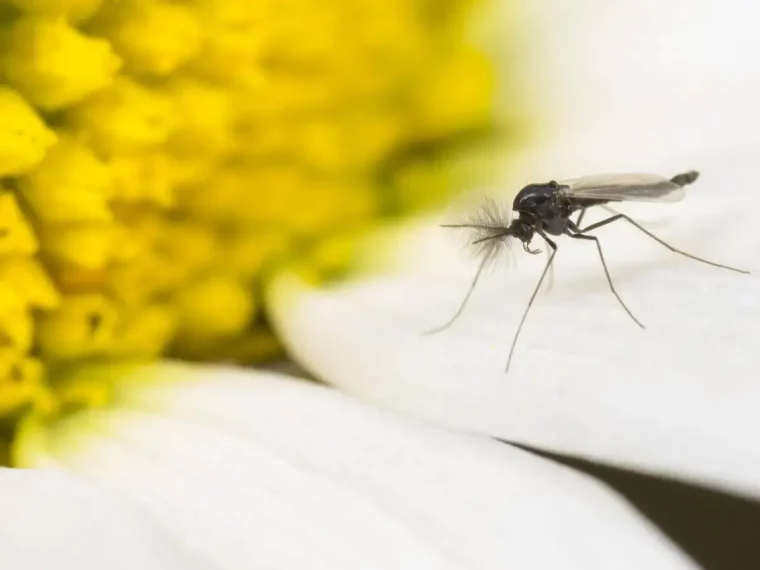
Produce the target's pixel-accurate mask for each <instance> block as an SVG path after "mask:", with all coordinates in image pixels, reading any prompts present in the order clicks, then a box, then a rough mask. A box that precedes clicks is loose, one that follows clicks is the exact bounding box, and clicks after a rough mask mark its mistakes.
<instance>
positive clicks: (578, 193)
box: [428, 170, 749, 371]
mask: <svg viewBox="0 0 760 570" xmlns="http://www.w3.org/2000/svg"><path fill="white" fill-rule="evenodd" d="M698 177H699V173H698V172H696V171H693V170H692V171H689V172H684V173H683V174H678V175H676V176H674V177H673V178H670V179H667V178H663V177H661V176H657V175H654V174H599V175H592V176H584V177H583V178H576V179H573V180H565V181H563V182H555V181H554V180H552V181H551V182H547V183H545V184H529V185H528V186H526V187H525V188H523V189H522V190H520V192H519V193H518V194H517V196H516V197H515V199H514V202H513V203H512V210H514V212H516V213H517V217H516V218H514V219H512V220H509V217H508V216H507V217H506V218H505V215H506V214H508V212H503V211H501V210H500V209H499V208H498V206H497V205H496V203H495V202H492V201H491V202H489V203H488V204H485V205H484V207H483V209H482V210H480V212H479V213H478V214H477V216H476V217H475V219H473V220H467V222H466V223H462V224H448V225H445V226H443V227H448V228H464V229H468V230H470V231H471V232H472V233H473V240H472V242H471V245H472V246H473V247H474V248H475V250H476V253H477V254H478V256H479V257H480V258H481V262H480V267H479V268H478V272H477V273H476V274H475V278H474V279H473V281H472V284H471V285H470V288H469V290H468V291H467V295H465V297H464V299H463V301H462V303H461V305H460V306H459V309H458V310H457V311H456V313H455V314H454V316H453V317H452V318H451V319H449V321H448V322H447V323H446V324H444V325H442V326H440V327H438V328H436V329H433V330H431V331H428V334H433V333H436V332H440V331H442V330H444V329H446V328H448V327H449V326H451V325H452V324H453V323H454V321H456V319H457V318H458V317H459V315H461V314H462V311H463V310H464V307H465V305H466V304H467V301H468V300H469V298H470V296H471V295H472V292H473V290H474V289H475V285H476V284H477V282H478V279H479V278H480V275H481V273H482V272H483V269H484V268H485V267H486V266H487V265H488V264H489V263H490V262H491V261H493V260H494V259H495V258H497V257H499V255H500V254H501V252H502V251H503V250H504V249H505V248H506V247H507V246H508V245H509V243H510V242H511V240H512V239H513V238H516V239H518V240H520V242H522V247H523V249H524V250H525V251H526V252H527V253H530V254H533V255H535V254H538V253H540V252H541V250H540V249H531V247H530V243H531V241H532V240H533V237H534V236H535V235H536V234H538V235H539V236H541V238H542V239H543V240H544V241H545V242H546V243H547V245H548V246H549V248H550V252H549V259H548V261H547V262H546V266H545V267H544V270H543V273H541V277H540V278H539V279H538V283H537V284H536V287H535V289H534V291H533V294H532V295H531V297H530V300H529V301H528V305H527V307H526V308H525V312H524V313H523V316H522V318H521V319H520V324H519V325H518V326H517V332H516V333H515V336H514V339H513V340H512V346H511V348H510V350H509V356H508V358H507V368H506V370H507V371H509V365H510V363H511V362H512V355H513V353H514V351H515V346H516V344H517V339H518V337H519V336H520V331H521V330H522V327H523V324H524V323H525V319H526V318H527V316H528V312H529V311H530V308H531V306H532V305H533V301H534V300H535V298H536V295H537V294H538V291H539V290H540V289H541V285H542V283H543V282H544V279H545V278H546V275H547V273H548V272H549V269H550V267H551V265H552V262H553V261H554V257H555V255H556V254H557V244H555V243H554V241H553V240H552V239H551V238H550V237H549V236H561V235H566V236H568V237H571V238H573V239H577V240H584V241H592V242H594V243H595V244H596V248H597V251H598V252H599V258H600V259H601V261H602V267H603V268H604V274H605V276H606V277H607V283H608V284H609V286H610V290H611V291H612V294H613V295H615V298H616V299H617V300H618V302H619V303H620V306H621V307H623V309H624V310H625V312H626V313H628V316H630V317H631V319H633V321H634V322H635V323H636V324H637V325H639V326H640V327H641V328H642V329H643V328H644V325H643V324H641V322H640V321H639V320H638V319H637V318H636V317H635V316H634V315H633V313H632V312H631V311H630V309H629V308H628V307H627V306H626V304H625V303H624V302H623V299H621V297H620V295H619V294H618V292H617V291H616V290H615V286H614V285H613V284H612V278H611V277H610V273H609V270H608V269H607V263H606V261H605V260H604V254H603V253H602V246H601V244H600V243H599V238H597V237H596V236H594V235H589V232H591V231H593V230H596V229H599V228H601V227H603V226H606V225H608V224H611V223H612V222H616V221H618V220H625V221H626V222H628V223H629V224H631V225H632V226H633V227H635V228H637V229H638V230H640V231H642V232H644V233H645V234H646V235H648V236H649V237H650V238H652V239H653V240H655V241H657V242H658V243H660V244H662V245H663V246H665V247H666V248H668V249H669V250H670V251H672V252H675V253H678V254H680V255H684V256H686V257H689V258H691V259H694V260H696V261H701V262H702V263H706V264H708V265H712V266H714V267H721V268H723V269H729V270H731V271H736V272H738V273H745V274H749V271H743V270H741V269H736V268H735V267H729V266H727V265H721V264H720V263H714V262H712V261H708V260H706V259H702V258H701V257H697V256H695V255H691V254H690V253H686V252H685V251H682V250H680V249H676V248H675V247H673V246H671V245H669V244H667V243H665V242H664V241H662V240H661V239H660V238H658V237H657V236H655V235H654V234H652V233H651V232H650V231H649V230H647V229H645V228H644V227H642V226H641V225H639V224H638V223H637V222H635V221H634V220H633V219H631V218H630V217H628V216H626V215H625V214H619V213H616V214H614V215H612V216H610V217H609V218H607V219H605V220H602V221H600V222H597V223H595V224H591V225H589V226H587V227H585V228H581V227H580V226H581V221H582V220H583V216H584V214H585V213H586V210H587V209H588V208H591V207H593V206H602V205H604V204H608V203H610V202H629V201H643V202H676V201H679V200H681V199H682V198H683V196H684V190H683V188H684V186H687V185H688V184H691V183H693V182H694V181H695V180H696V179H697V178H698ZM576 212H577V213H578V218H577V219H576V221H575V222H573V221H572V220H571V219H570V217H571V216H572V215H573V214H575V213H576Z"/></svg>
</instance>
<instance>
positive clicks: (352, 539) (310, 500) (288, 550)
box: [37, 366, 691, 570]
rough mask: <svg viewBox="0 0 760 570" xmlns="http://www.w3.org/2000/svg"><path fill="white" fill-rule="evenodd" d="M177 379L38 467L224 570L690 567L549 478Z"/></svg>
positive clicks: (475, 444)
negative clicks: (116, 503)
mask: <svg viewBox="0 0 760 570" xmlns="http://www.w3.org/2000/svg"><path fill="white" fill-rule="evenodd" d="M193 370H196V371H197V370H198V369H192V368H185V367H181V366H177V367H176V368H169V367H164V368H159V369H158V373H159V374H168V375H176V376H184V377H185V378H186V379H187V378H188V377H193V376H194V377H195V379H194V380H193V381H183V382H167V383H163V384H158V385H150V384H149V385H146V386H145V387H144V388H141V389H140V390H137V391H135V390H134V389H132V390H127V391H125V393H124V395H123V397H122V400H121V401H122V404H123V406H124V408H122V409H123V410H127V409H129V410H133V411H118V410H115V411H110V412H107V411H104V412H97V413H95V412H93V413H91V414H89V415H88V416H84V417H80V419H78V420H77V419H73V420H71V423H69V424H68V427H67V428H66V429H64V427H63V426H61V427H60V430H59V431H50V432H48V434H47V440H46V443H44V444H43V445H42V446H39V447H38V448H37V453H41V454H42V456H41V457H40V461H41V462H43V463H45V462H49V461H51V460H53V461H55V462H57V463H59V465H61V466H62V467H63V468H66V469H70V470H73V471H75V472H78V473H81V474H84V475H85V476H87V477H89V478H91V479H93V480H95V481H97V482H98V483H99V484H103V485H105V486H107V487H109V488H110V489H112V490H113V491H115V492H118V493H120V494H123V495H124V496H125V497H127V498H130V499H132V500H134V501H135V502H136V503H137V504H139V505H140V506H141V507H142V508H143V509H144V510H145V511H146V512H148V513H150V514H151V515H152V517H154V518H155V519H156V520H157V521H159V522H160V523H162V524H163V525H164V526H165V527H166V529H167V531H168V532H171V533H173V535H174V537H175V538H176V540H177V541H178V542H180V543H182V544H183V545H185V546H186V548H187V549H188V550H191V551H193V552H195V553H196V555H197V556H198V557H199V558H201V559H205V560H209V561H213V563H214V564H215V565H216V566H215V567H219V568H225V569H227V570H233V569H236V568H240V569H248V568H271V569H275V568H283V569H288V570H293V569H296V568H304V569H309V570H314V569H318V568H326V569H330V570H336V569H339V568H368V569H369V568H378V569H390V568H404V569H407V568H415V569H425V568H430V569H436V570H443V569H467V570H473V569H476V568H483V569H486V568H494V569H497V568H498V569H502V568H514V569H520V568H524V569H531V570H532V569H535V568H541V569H551V568H556V569H558V570H559V569H561V570H568V569H572V568H579V569H583V570H589V569H594V568H612V567H614V568H632V569H633V568H636V569H639V568H689V567H691V564H690V563H689V562H688V561H687V560H686V559H685V557H684V556H683V555H682V554H680V553H679V552H677V551H675V550H674V549H672V547H671V546H670V545H669V544H668V543H667V541H666V540H665V539H664V538H663V537H662V535H660V534H659V533H658V532H656V531H655V530H653V528H652V527H651V526H650V525H649V523H647V522H645V521H644V520H643V519H642V518H641V517H640V516H639V515H637V514H636V513H635V512H634V511H633V509H632V508H631V507H629V506H628V504H627V503H625V502H624V501H623V500H622V499H620V498H619V497H618V496H617V495H615V494H614V493H612V492H611V491H609V490H608V489H607V488H605V487H604V486H602V485H600V484H599V483H597V482H595V481H593V480H591V479H589V478H587V477H585V476H583V475H580V474H577V473H574V472H572V471H570V470H568V469H566V468H564V467H560V466H557V465H555V464H553V463H551V462H549V461H546V460H543V459H540V458H537V457H534V456H532V455H530V454H528V453H525V452H523V451H520V450H517V449H513V448H511V447H509V446H505V445H502V444H499V443H497V442H494V441H491V440H488V439H484V438H480V437H476V436H467V435H461V434H454V433H449V432H446V431H441V430H438V429H436V428H433V427H430V426H426V425H423V424H420V423H417V422H415V421H413V420H406V419H403V418H399V417H396V416H394V415H392V414H388V413H384V412H381V411H378V410H375V409H373V408H370V407H368V406H365V405H362V404H360V403H358V402H354V401H353V400H351V399H349V398H347V397H345V396H343V395H341V394H339V393H337V392H335V391H333V390H329V389H327V388H323V387H318V386H315V385H309V384H307V383H305V382H302V381H297V380H292V379H283V377H281V376H276V375H273V374H263V373H247V372H241V371H236V370H226V369H211V370H210V371H209V370H206V371H203V372H193ZM167 371H168V372H167ZM196 374H197V375H196ZM151 375H153V374H152V373H151ZM56 434H62V435H56ZM38 443H39V442H38ZM45 449H46V451H45Z"/></svg>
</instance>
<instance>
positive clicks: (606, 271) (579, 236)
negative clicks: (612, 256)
mask: <svg viewBox="0 0 760 570" xmlns="http://www.w3.org/2000/svg"><path fill="white" fill-rule="evenodd" d="M566 234H567V235H568V236H570V237H571V238H573V239H582V240H589V241H593V242H596V249H597V251H598V252H599V258H600V259H601V260H602V267H603V268H604V275H605V276H606V277H607V283H609V285H610V291H612V294H613V295H615V297H616V298H617V300H618V303H620V306H621V307H623V309H624V310H625V312H626V313H628V316H629V317H631V318H632V319H633V322H635V323H636V324H637V325H639V326H640V327H641V328H642V329H643V328H644V325H642V324H641V321H639V319H637V318H636V317H634V316H633V313H632V312H631V310H630V309H629V308H628V307H627V306H626V304H625V303H624V302H623V299H621V298H620V295H619V294H618V292H617V291H616V290H615V286H614V285H613V284H612V277H610V271H609V269H608V268H607V262H606V261H605V260H604V254H603V253H602V244H601V243H599V238H597V237H596V236H585V235H582V234H574V233H571V232H570V231H568V232H566Z"/></svg>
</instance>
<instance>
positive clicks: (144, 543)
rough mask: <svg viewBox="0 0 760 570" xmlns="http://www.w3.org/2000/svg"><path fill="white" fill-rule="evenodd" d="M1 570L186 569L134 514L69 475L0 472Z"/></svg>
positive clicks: (172, 549)
mask: <svg viewBox="0 0 760 570" xmlns="http://www.w3.org/2000/svg"><path fill="white" fill-rule="evenodd" d="M0 568H13V570H45V569H48V568H56V569H61V570H68V569H72V570H73V569H76V570H100V569H102V568H109V569H112V570H120V569H123V570H132V569H134V568H140V569H141V570H170V569H180V568H181V569H183V570H186V569H192V568H202V566H196V565H191V564H189V561H188V559H186V558H185V557H184V556H181V555H180V554H179V551H178V550H177V545H176V544H174V543H172V542H170V541H169V540H168V539H167V536H166V535H165V534H163V533H161V532H159V531H158V529H157V528H156V527H155V525H153V524H152V523H151V521H150V520H148V519H147V518H146V517H142V516H139V514H138V513H137V512H136V509H134V508H133V507H131V506H130V505H128V504H124V503H123V502H122V501H119V500H117V499H116V498H114V497H113V496H112V495H111V494H110V493H108V492H104V491H103V490H100V489H98V488H96V487H94V486H92V485H88V484H87V483H86V482H84V481H82V480H81V479H80V478H78V477H76V476H74V475H71V474H68V473H53V472H46V471H33V470H17V469H0Z"/></svg>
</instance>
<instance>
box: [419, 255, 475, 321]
mask: <svg viewBox="0 0 760 570" xmlns="http://www.w3.org/2000/svg"><path fill="white" fill-rule="evenodd" d="M486 263H488V257H484V258H483V261H481V262H480V266H479V267H478V272H477V273H476V274H475V278H474V279H473V280H472V283H470V288H469V289H468V290H467V294H466V295H465V296H464V299H463V300H462V303H461V304H460V305H459V308H458V309H457V312H456V313H454V316H453V317H451V318H450V319H449V320H448V321H446V323H444V324H443V325H441V326H439V327H436V328H434V329H431V330H429V331H425V332H424V333H422V334H424V335H430V334H435V333H439V332H441V331H443V330H446V329H447V328H449V327H450V326H451V325H453V324H454V321H456V320H457V319H458V318H459V315H461V314H462V311H464V308H465V305H467V301H469V300H470V297H471V296H472V292H473V291H474V290H475V285H477V283H478V279H480V275H481V274H482V273H483V269H484V268H485V266H486Z"/></svg>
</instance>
